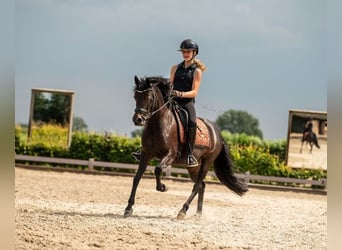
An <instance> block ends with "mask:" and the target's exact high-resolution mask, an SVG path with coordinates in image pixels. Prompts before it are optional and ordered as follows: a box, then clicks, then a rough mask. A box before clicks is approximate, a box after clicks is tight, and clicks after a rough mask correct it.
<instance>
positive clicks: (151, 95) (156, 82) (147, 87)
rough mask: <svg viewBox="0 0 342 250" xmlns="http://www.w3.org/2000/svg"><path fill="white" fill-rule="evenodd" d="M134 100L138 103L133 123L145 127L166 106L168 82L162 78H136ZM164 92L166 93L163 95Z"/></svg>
mask: <svg viewBox="0 0 342 250" xmlns="http://www.w3.org/2000/svg"><path fill="white" fill-rule="evenodd" d="M134 81H135V88H134V99H135V103H136V107H135V112H134V115H133V122H134V124H135V125H136V126H144V124H145V122H146V121H147V120H148V119H149V118H150V117H151V116H152V115H153V114H154V113H155V112H156V110H158V109H159V108H160V107H161V106H162V105H163V104H164V99H165V98H164V93H166V92H167V91H165V92H164V91H163V90H165V89H167V86H168V81H167V79H165V78H162V77H146V78H142V79H140V78H138V77H137V76H135V77H134ZM163 92H164V93H163Z"/></svg>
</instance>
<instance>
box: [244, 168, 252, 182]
mask: <svg viewBox="0 0 342 250" xmlns="http://www.w3.org/2000/svg"><path fill="white" fill-rule="evenodd" d="M250 174H251V173H250V172H249V171H247V172H245V183H246V184H248V183H249V180H250Z"/></svg>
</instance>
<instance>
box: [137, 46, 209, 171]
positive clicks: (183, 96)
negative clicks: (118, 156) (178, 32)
mask: <svg viewBox="0 0 342 250" xmlns="http://www.w3.org/2000/svg"><path fill="white" fill-rule="evenodd" d="M178 51H181V52H182V56H183V59H184V61H182V62H181V63H179V64H176V65H173V66H172V68H171V72H170V83H171V84H172V85H173V91H172V95H173V96H174V97H175V101H177V103H178V104H179V105H181V106H182V107H183V108H184V109H185V110H186V111H187V112H188V117H189V120H188V128H187V129H186V138H187V142H188V155H187V158H186V163H187V165H188V167H196V166H198V162H197V160H196V158H195V156H194V155H193V146H194V143H195V139H196V110H195V105H194V104H195V97H196V96H197V94H198V90H199V87H200V84H201V80H202V72H203V71H205V70H206V69H207V67H206V66H205V65H204V64H203V63H202V62H201V61H200V60H198V59H195V56H197V55H198V51H199V47H198V45H197V43H196V42H194V41H193V40H191V39H186V40H184V41H183V42H182V43H181V44H180V48H179V50H178ZM132 155H133V157H134V158H135V159H137V160H139V159H140V152H133V153H132Z"/></svg>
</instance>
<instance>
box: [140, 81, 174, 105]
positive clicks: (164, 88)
mask: <svg viewBox="0 0 342 250" xmlns="http://www.w3.org/2000/svg"><path fill="white" fill-rule="evenodd" d="M140 80H141V84H139V85H138V86H136V87H135V89H134V90H139V91H144V90H146V89H148V88H150V87H151V86H152V85H155V86H157V87H158V88H159V90H160V92H161V93H162V96H163V98H164V100H167V99H168V98H169V95H170V91H171V84H170V82H169V79H168V78H165V77H162V76H147V77H144V78H140Z"/></svg>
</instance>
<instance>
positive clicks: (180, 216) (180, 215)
mask: <svg viewBox="0 0 342 250" xmlns="http://www.w3.org/2000/svg"><path fill="white" fill-rule="evenodd" d="M185 215H186V213H184V212H183V211H179V213H178V215H177V219H179V220H183V219H184V218H185Z"/></svg>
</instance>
